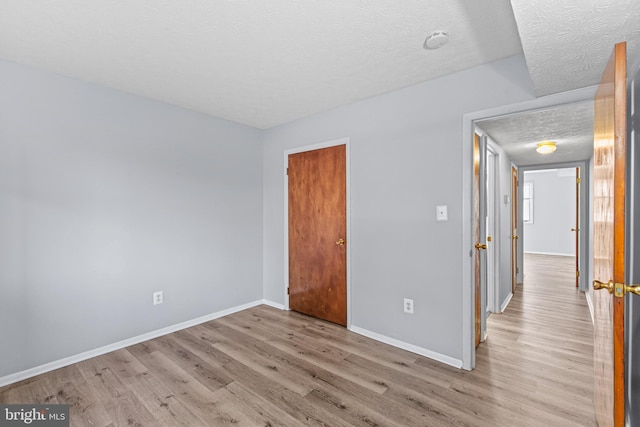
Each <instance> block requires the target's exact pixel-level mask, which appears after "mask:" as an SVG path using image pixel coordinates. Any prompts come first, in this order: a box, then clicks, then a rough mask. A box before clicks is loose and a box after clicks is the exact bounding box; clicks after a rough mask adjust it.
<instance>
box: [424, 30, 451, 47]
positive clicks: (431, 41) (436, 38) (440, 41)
mask: <svg viewBox="0 0 640 427" xmlns="http://www.w3.org/2000/svg"><path fill="white" fill-rule="evenodd" d="M448 41H449V34H448V33H447V32H446V31H434V32H433V33H431V34H429V35H428V36H427V39H426V40H425V41H424V48H425V49H427V50H435V49H439V48H441V47H442V46H444V45H445V44H447V42H448Z"/></svg>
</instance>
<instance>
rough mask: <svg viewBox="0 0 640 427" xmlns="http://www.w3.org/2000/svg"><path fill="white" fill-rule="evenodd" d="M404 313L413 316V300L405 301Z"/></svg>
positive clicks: (406, 299)
mask: <svg viewBox="0 0 640 427" xmlns="http://www.w3.org/2000/svg"><path fill="white" fill-rule="evenodd" d="M404 312H405V313H409V314H413V300H412V299H410V298H405V299H404Z"/></svg>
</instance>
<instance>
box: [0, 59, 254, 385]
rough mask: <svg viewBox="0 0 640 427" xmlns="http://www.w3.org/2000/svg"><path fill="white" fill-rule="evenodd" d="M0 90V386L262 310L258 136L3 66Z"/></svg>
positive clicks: (52, 76) (105, 91) (231, 125)
mask: <svg viewBox="0 0 640 427" xmlns="http://www.w3.org/2000/svg"><path fill="white" fill-rule="evenodd" d="M0 93H1V94H2V96H0V236H1V238H0V292H1V297H0V342H1V343H2V344H1V345H0V361H1V363H0V377H1V376H3V375H7V374H10V373H15V372H17V371H20V370H24V369H27V368H31V367H34V366H37V365H40V364H43V363H46V362H50V361H54V360H57V359H60V358H63V357H66V356H70V355H75V354H77V353H80V352H83V351H87V350H91V349H94V348H97V347H100V346H103V345H107V344H111V343H114V342H117V341H119V340H123V339H126V338H131V337H133V336H136V335H139V334H142V333H146V332H150V331H153V330H156V329H159V328H162V327H165V326H169V325H172V324H175V323H179V322H182V321H186V320H190V319H193V318H196V317H199V316H202V315H206V314H210V313H214V312H216V311H219V310H223V309H227V308H230V307H233V306H237V305H240V304H243V303H248V302H252V301H256V300H260V299H262V295H263V290H262V145H261V138H262V132H260V131H258V130H255V129H252V128H249V127H245V126H241V125H238V124H234V123H231V122H227V121H223V120H219V119H215V118H212V117H208V116H205V115H201V114H197V113H194V112H190V111H187V110H184V109H180V108H176V107H172V106H169V105H166V104H162V103H158V102H153V101H150V100H146V99H143V98H140V97H136V96H132V95H127V94H124V93H121V92H117V91H114V90H110V89H107V88H103V87H99V86H96V85H91V84H86V83H83V82H80V81H76V80H73V79H68V78H64V77H61V76H58V75H55V74H51V73H46V72H43V71H38V70H35V69H32V68H28V67H24V66H20V65H16V64H13V63H9V62H5V61H0ZM156 290H163V291H164V299H165V302H164V304H162V305H158V306H155V307H154V306H152V292H153V291H156Z"/></svg>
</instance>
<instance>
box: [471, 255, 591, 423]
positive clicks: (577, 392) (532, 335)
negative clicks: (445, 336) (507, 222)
mask: <svg viewBox="0 0 640 427" xmlns="http://www.w3.org/2000/svg"><path fill="white" fill-rule="evenodd" d="M574 265H575V264H574V258H573V257H563V256H548V255H534V254H525V261H524V284H523V285H522V286H519V287H518V289H517V291H516V294H515V295H514V297H513V299H512V301H511V303H510V304H509V306H508V308H507V310H506V311H505V312H504V313H503V314H497V315H492V316H491V317H489V319H488V322H487V329H488V339H487V341H486V342H485V343H482V344H481V345H480V347H479V348H478V351H477V364H476V370H475V371H474V372H473V373H472V374H475V375H481V376H483V377H486V381H487V382H488V383H489V384H491V385H493V393H492V395H493V397H494V398H495V399H497V400H499V401H500V404H501V406H506V407H509V408H513V410H514V411H518V412H520V413H521V414H522V417H523V418H522V423H523V425H524V424H526V425H545V424H546V425H548V426H557V425H570V423H574V424H575V425H582V426H591V425H596V422H595V419H594V416H593V406H592V400H593V327H592V324H591V319H590V315H589V308H588V306H587V302H586V298H585V295H584V294H583V293H582V292H579V291H577V290H576V288H575V285H574V283H575V281H574V279H575V269H574ZM527 418H529V419H528V420H527ZM564 418H566V419H564ZM534 420H535V421H534ZM505 421H506V420H505ZM571 425H572V424H571Z"/></svg>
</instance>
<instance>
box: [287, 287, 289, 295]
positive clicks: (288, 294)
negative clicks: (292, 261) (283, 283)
mask: <svg viewBox="0 0 640 427" xmlns="http://www.w3.org/2000/svg"><path fill="white" fill-rule="evenodd" d="M287 295H289V287H288V286H287Z"/></svg>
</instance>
